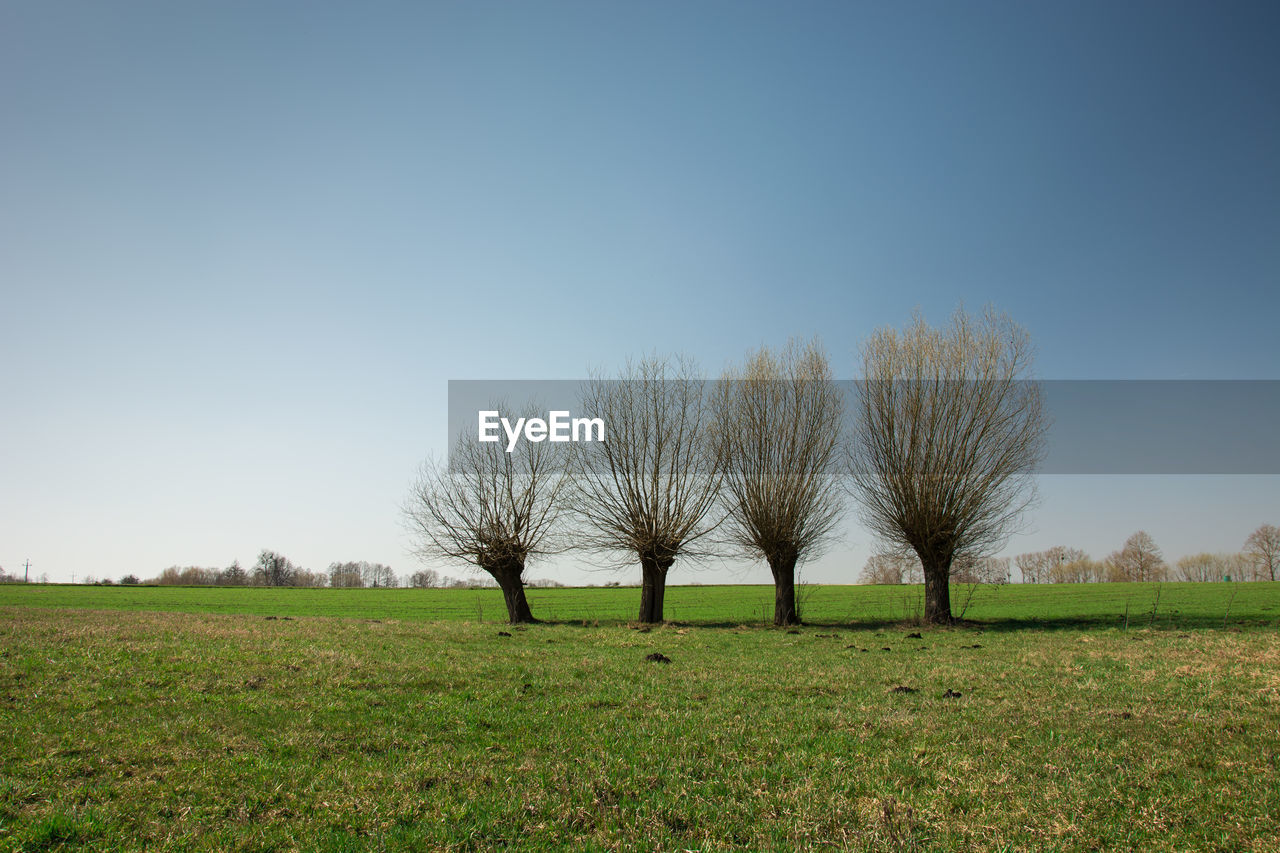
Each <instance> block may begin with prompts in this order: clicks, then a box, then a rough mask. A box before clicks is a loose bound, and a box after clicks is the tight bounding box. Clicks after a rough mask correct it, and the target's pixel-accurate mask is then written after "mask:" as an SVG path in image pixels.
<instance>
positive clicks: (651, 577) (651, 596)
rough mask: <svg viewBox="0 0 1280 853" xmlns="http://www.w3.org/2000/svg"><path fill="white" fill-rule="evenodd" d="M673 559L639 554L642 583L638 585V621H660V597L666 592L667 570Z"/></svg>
mask: <svg viewBox="0 0 1280 853" xmlns="http://www.w3.org/2000/svg"><path fill="white" fill-rule="evenodd" d="M673 562H674V560H669V559H659V558H657V557H653V556H650V555H644V554H642V555H641V556H640V570H641V573H642V578H643V580H642V583H641V587H640V621H641V622H661V621H662V599H663V597H664V596H665V595H666V593H667V570H668V569H670V568H671V564H672V563H673Z"/></svg>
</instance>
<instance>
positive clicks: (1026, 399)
mask: <svg viewBox="0 0 1280 853" xmlns="http://www.w3.org/2000/svg"><path fill="white" fill-rule="evenodd" d="M1030 363H1031V346H1030V342H1029V339H1028V337H1027V335H1026V333H1025V332H1024V331H1023V330H1022V329H1021V328H1020V327H1018V326H1017V325H1015V324H1014V323H1013V322H1012V321H1010V320H1009V319H1008V318H1007V317H1005V316H1003V315H998V314H996V313H995V312H993V311H990V310H988V311H987V312H985V313H984V314H983V315H982V316H981V317H979V318H972V317H970V316H969V315H968V314H966V313H965V312H964V311H963V310H960V311H957V312H956V313H955V315H954V316H953V318H952V320H951V323H950V325H948V326H947V327H945V328H942V329H935V328H932V327H930V326H929V325H928V324H927V323H925V322H924V320H923V318H921V317H919V316H917V317H916V318H915V320H914V322H913V323H912V324H911V325H910V326H908V328H906V329H905V330H903V331H898V330H894V329H882V330H880V331H878V332H876V333H875V334H873V335H872V336H871V338H870V339H869V340H868V342H867V343H866V345H865V346H864V347H863V348H862V368H863V370H862V374H863V382H862V386H861V391H862V393H861V394H860V396H859V398H858V400H857V401H856V403H855V412H854V414H855V419H854V421H855V423H854V428H853V432H852V434H851V435H845V434H843V433H842V428H843V425H844V417H843V415H844V399H843V397H842V395H841V394H840V393H839V391H838V389H837V387H836V386H835V384H834V383H833V381H832V375H831V369H830V363H829V360H828V358H827V356H826V354H825V352H823V351H822V349H821V348H820V347H819V346H818V345H817V344H816V343H815V344H810V345H808V346H801V345H798V344H795V343H792V344H791V345H789V346H788V347H787V348H786V349H785V350H783V351H782V352H773V351H771V350H769V349H768V348H767V347H766V348H761V349H760V350H758V351H756V352H754V353H752V354H751V355H750V356H749V357H748V358H747V360H746V361H745V363H744V364H743V365H742V366H741V367H737V366H735V367H733V368H730V369H729V370H727V371H726V372H725V373H724V375H723V376H722V377H721V381H720V382H718V383H716V384H715V385H714V386H713V387H712V389H711V390H708V385H707V383H705V382H704V381H702V380H700V379H698V378H697V377H696V372H695V369H694V367H693V365H692V363H691V362H689V361H688V360H685V359H681V358H674V359H668V358H659V357H656V356H655V357H651V358H646V359H643V360H641V361H639V362H629V363H628V365H627V367H626V369H625V370H624V371H623V374H622V376H621V377H619V378H620V379H621V380H623V381H607V380H603V379H595V380H592V381H591V382H588V383H586V385H585V387H584V389H583V392H582V394H581V397H580V400H579V408H580V409H581V410H582V411H583V412H586V413H589V414H590V415H591V416H593V417H598V418H601V419H603V421H604V422H605V423H606V424H607V425H608V429H609V435H608V440H607V441H604V442H592V443H586V444H583V445H577V446H573V445H571V447H572V448H573V452H569V453H566V452H564V447H563V446H555V447H553V446H552V445H551V444H550V443H548V442H531V441H525V442H523V443H521V444H518V445H516V447H515V448H513V449H508V448H504V447H502V446H501V445H499V444H486V443H479V442H476V441H474V440H471V439H470V437H469V436H467V435H465V434H464V435H461V436H459V437H458V441H457V442H456V444H455V445H454V450H453V453H452V456H451V464H450V465H448V466H445V465H444V464H443V463H439V462H428V463H427V464H426V465H425V466H424V467H423V469H422V471H421V475H420V477H419V479H418V481H417V483H416V485H415V487H414V489H413V492H412V494H411V496H410V498H409V500H408V501H407V503H406V505H405V515H406V518H407V520H408V522H409V525H410V528H411V530H412V531H413V532H414V533H415V534H416V538H417V541H418V543H419V554H420V555H421V556H423V557H425V558H429V559H435V558H449V559H455V560H465V561H468V562H470V563H472V564H474V565H476V566H478V567H479V568H480V569H482V570H483V571H485V572H488V573H489V574H490V575H491V576H492V577H493V578H494V579H495V581H496V582H497V583H498V584H499V586H501V587H502V589H503V592H504V595H505V597H506V600H507V607H508V615H509V617H510V619H511V620H512V621H513V622H522V621H532V619H533V615H532V613H531V612H530V610H529V606H528V603H527V601H526V599H525V596H524V588H523V573H524V569H525V566H526V565H527V563H528V562H529V560H530V559H532V558H535V557H538V556H541V555H545V554H548V553H553V552H556V551H559V550H564V549H566V548H569V547H573V548H580V549H585V550H588V551H591V552H594V553H596V554H602V555H605V556H606V558H612V559H614V560H617V561H619V562H621V561H627V562H630V561H638V562H639V563H640V569H641V578H642V584H641V601H640V612H639V618H640V620H641V621H644V622H656V621H661V619H662V610H663V594H664V591H665V586H666V579H667V574H668V572H669V571H670V569H671V567H672V565H673V564H674V563H675V561H676V560H677V559H679V558H686V559H697V558H701V557H706V556H708V555H711V554H727V553H736V554H742V555H746V556H750V557H754V558H759V559H763V560H764V561H765V562H767V563H768V565H769V568H770V570H771V572H772V574H773V578H774V585H775V609H774V622H775V623H776V624H779V625H787V624H795V623H798V622H799V619H800V614H799V612H798V610H797V606H796V598H795V571H796V566H797V565H799V564H800V563H802V562H803V561H804V560H806V559H811V558H813V557H814V556H816V555H817V554H819V553H820V552H821V551H822V549H823V548H824V547H825V546H826V545H827V544H828V543H829V541H830V539H831V536H832V534H833V531H834V529H835V527H836V523H837V521H838V519H839V517H840V515H841V513H842V512H843V509H844V501H843V499H842V498H843V494H842V491H843V490H844V489H848V491H849V492H851V493H852V495H853V497H854V498H855V499H856V500H857V502H858V505H859V509H860V513H861V517H862V520H863V523H864V524H865V525H866V526H867V527H869V528H870V529H871V530H872V531H873V532H874V533H876V534H877V536H878V537H879V538H880V539H881V540H882V541H883V542H884V543H886V545H888V546H890V549H891V550H892V551H894V552H900V553H911V554H914V555H915V556H916V558H917V559H918V560H919V562H920V566H921V573H922V575H923V578H924V582H925V618H926V620H928V621H930V622H949V621H950V620H951V606H950V581H951V578H952V573H953V567H954V568H956V569H958V570H962V571H977V570H978V568H980V567H981V566H982V561H983V560H984V559H985V558H987V557H989V556H990V555H991V554H992V553H994V552H995V551H996V550H998V548H999V547H1000V546H1002V545H1003V543H1004V542H1005V540H1006V539H1007V537H1008V535H1009V533H1010V532H1011V531H1012V529H1013V527H1014V525H1015V522H1016V521H1017V519H1018V518H1019V516H1020V515H1021V513H1022V511H1023V510H1024V509H1025V507H1026V506H1027V505H1028V504H1029V502H1030V501H1031V500H1032V497H1033V495H1034V488H1033V486H1034V484H1033V481H1032V474H1033V471H1034V468H1035V465H1036V464H1037V463H1038V461H1039V460H1040V458H1041V456H1042V455H1043V452H1044V436H1045V432H1046V430H1047V420H1046V418H1045V416H1044V413H1043V409H1042V404H1041V398H1040V390H1039V388H1038V386H1037V385H1036V384H1035V383H1031V382H1024V381H1021V380H1022V379H1024V378H1026V377H1027V375H1028V372H1029V369H1030ZM492 408H505V407H503V406H501V405H494V406H492ZM531 414H532V409H531ZM1004 571H1005V574H1006V576H1007V571H1008V569H1007V565H1006V566H1005V568H1004Z"/></svg>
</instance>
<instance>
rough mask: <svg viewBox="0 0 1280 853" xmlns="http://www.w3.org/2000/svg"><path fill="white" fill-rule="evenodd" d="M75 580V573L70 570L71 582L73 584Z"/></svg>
mask: <svg viewBox="0 0 1280 853" xmlns="http://www.w3.org/2000/svg"><path fill="white" fill-rule="evenodd" d="M75 582H76V573H75V572H72V573H71V583H73V584H74V583H75Z"/></svg>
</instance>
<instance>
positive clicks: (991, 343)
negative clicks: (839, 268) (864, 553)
mask: <svg viewBox="0 0 1280 853" xmlns="http://www.w3.org/2000/svg"><path fill="white" fill-rule="evenodd" d="M1031 360H1032V348H1031V342H1030V338H1029V337H1028V335H1027V333H1026V332H1025V331H1024V330H1023V329H1022V328H1021V327H1019V326H1017V325H1016V324H1014V323H1013V322H1012V321H1011V320H1010V319H1009V318H1008V317H1007V316H1004V315H998V314H996V313H995V312H994V311H992V310H990V309H988V310H987V311H986V312H985V313H984V314H983V315H982V316H981V317H979V318H976V319H975V318H972V317H970V316H969V315H968V314H966V313H965V312H964V311H963V309H961V310H957V311H956V313H955V314H954V315H953V316H952V319H951V323H950V325H949V326H947V327H945V328H940V329H935V328H932V327H930V326H929V325H928V324H927V323H925V321H924V319H923V318H922V317H921V316H920V315H918V314H917V315H916V317H915V319H914V320H913V322H912V323H911V324H910V325H909V326H908V327H907V328H906V329H905V330H903V331H901V332H899V331H897V330H894V329H881V330H879V331H877V332H876V333H875V334H873V335H872V336H871V338H870V339H869V340H868V341H867V342H866V343H865V344H864V345H863V347H862V366H863V379H862V382H861V384H860V391H861V393H860V394H859V399H858V401H857V403H856V404H855V405H856V408H855V414H856V418H857V424H856V426H857V429H856V433H855V435H854V439H853V442H852V445H851V448H850V452H849V474H850V484H851V489H852V491H853V494H854V495H855V497H857V498H858V500H859V503H860V505H861V511H862V512H861V514H862V519H863V522H864V523H865V524H866V525H867V527H868V528H870V529H871V530H872V531H873V532H874V533H875V534H877V535H878V536H879V537H881V538H882V539H883V540H885V541H886V542H888V543H890V544H891V545H893V546H896V547H906V548H910V549H911V550H914V551H915V552H916V554H917V555H918V556H919V557H920V562H921V565H922V566H923V567H924V581H925V613H924V618H925V621H926V622H931V623H948V622H950V621H951V619H952V616H951V595H950V577H951V567H952V563H953V561H955V560H956V559H957V558H960V557H968V558H976V557H982V556H986V555H988V554H991V553H993V552H995V551H997V550H999V549H1000V548H1001V547H1002V546H1003V545H1004V543H1005V541H1006V540H1007V539H1008V537H1009V535H1010V534H1011V533H1012V532H1013V531H1014V529H1015V527H1016V524H1017V522H1018V520H1019V518H1020V517H1021V515H1022V512H1023V511H1024V510H1025V509H1026V508H1027V506H1028V505H1029V504H1030V503H1031V502H1032V500H1033V499H1034V495H1035V489H1034V480H1033V473H1034V470H1035V467H1036V465H1037V464H1038V462H1039V461H1040V459H1041V458H1042V456H1043V454H1044V443H1045V433H1046V430H1047V429H1048V421H1047V418H1046V416H1045V414H1044V410H1043V407H1042V403H1041V393H1040V388H1039V386H1038V385H1037V384H1035V383H1034V382H1030V381H1024V380H1026V379H1027V375H1028V373H1029V371H1030V369H1031Z"/></svg>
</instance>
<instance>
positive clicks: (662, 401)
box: [573, 356, 721, 622]
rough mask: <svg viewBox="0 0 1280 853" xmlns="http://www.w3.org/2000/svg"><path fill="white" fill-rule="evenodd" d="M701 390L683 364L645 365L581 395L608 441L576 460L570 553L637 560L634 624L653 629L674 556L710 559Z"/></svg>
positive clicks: (633, 365) (714, 462) (710, 468)
mask: <svg viewBox="0 0 1280 853" xmlns="http://www.w3.org/2000/svg"><path fill="white" fill-rule="evenodd" d="M705 385H706V383H705V382H704V381H703V380H701V379H698V378H696V376H695V367H694V365H693V363H692V362H691V361H689V360H687V359H684V358H676V359H668V358H662V357H658V356H651V357H649V358H645V359H642V360H640V361H638V362H628V363H627V366H626V368H625V369H624V370H623V373H622V376H621V378H620V379H618V380H606V379H593V380H591V381H589V382H587V383H586V384H585V385H584V386H583V390H582V394H581V399H580V401H579V405H580V407H581V409H582V410H583V411H584V412H586V413H588V414H589V415H590V416H592V417H598V418H601V419H603V420H604V422H605V424H606V425H607V427H608V430H609V432H608V438H607V440H606V441H603V442H591V443H584V444H582V445H580V446H579V448H580V452H579V453H578V454H576V456H575V462H576V464H575V465H574V476H573V480H574V482H575V484H576V488H575V491H574V498H573V506H574V510H575V514H576V516H577V518H578V521H579V527H580V528H581V530H580V533H579V535H578V537H577V538H578V540H579V541H578V545H579V547H582V548H586V549H588V550H592V551H596V552H598V553H605V554H615V555H619V556H620V558H621V559H624V560H625V559H626V558H627V557H629V556H631V555H634V556H635V557H638V558H639V560H640V570H641V591H640V621H641V622H661V621H662V616H663V612H662V611H663V598H664V596H665V594H666V585H667V572H668V571H670V569H671V566H672V564H674V563H675V561H676V558H677V557H680V556H682V555H683V556H686V557H693V558H697V557H703V556H707V555H708V554H710V553H711V550H710V549H709V548H708V547H706V545H705V543H706V541H707V539H708V537H709V535H710V534H711V533H712V531H713V530H715V528H716V526H717V524H718V519H716V518H714V517H713V509H714V507H715V504H716V500H717V495H718V490H719V487H720V480H721V470H720V464H719V461H718V459H717V458H716V456H715V453H714V448H713V436H712V435H711V432H710V429H709V427H710V423H709V421H710V418H711V413H710V411H709V406H708V405H707V401H706V399H705V398H706V388H705Z"/></svg>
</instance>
